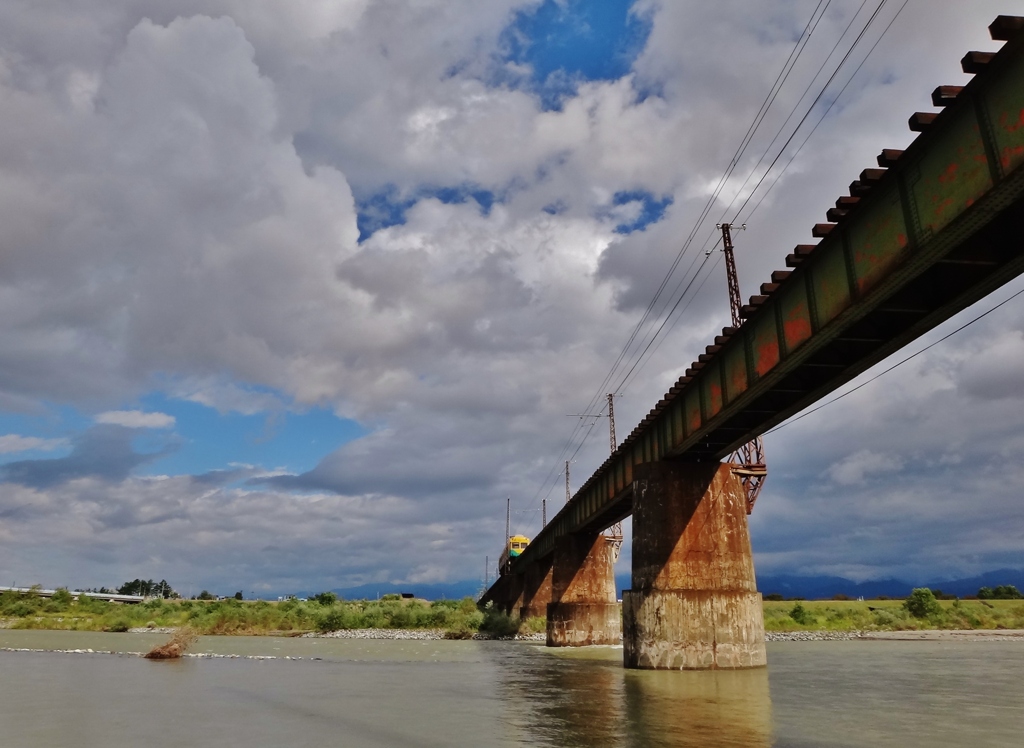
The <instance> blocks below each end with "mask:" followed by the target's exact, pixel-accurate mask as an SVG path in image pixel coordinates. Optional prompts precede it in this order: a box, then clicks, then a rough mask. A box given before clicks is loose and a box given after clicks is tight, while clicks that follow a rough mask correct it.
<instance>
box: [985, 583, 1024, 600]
mask: <svg viewBox="0 0 1024 748" xmlns="http://www.w3.org/2000/svg"><path fill="white" fill-rule="evenodd" d="M978 599H979V600H1021V599H1024V594H1021V592H1020V590H1018V589H1017V588H1016V587H1014V586H1013V585H1012V584H1001V585H999V586H998V587H996V588H995V589H992V588H990V587H982V588H981V589H980V590H978Z"/></svg>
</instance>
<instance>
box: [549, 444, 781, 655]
mask: <svg viewBox="0 0 1024 748" xmlns="http://www.w3.org/2000/svg"><path fill="white" fill-rule="evenodd" d="M731 468H732V466H731V465H729V464H718V463H673V462H652V463H647V464H645V465H638V466H637V467H636V468H635V472H634V484H633V589H631V590H626V591H625V592H624V593H623V599H622V617H623V660H624V663H625V666H626V667H629V668H643V669H649V670H711V669H719V668H723V669H725V668H750V667H762V666H764V665H765V664H766V658H765V646H764V618H763V613H762V609H761V595H760V594H759V593H758V592H757V585H756V582H755V580H754V562H753V558H752V556H751V552H750V535H749V533H748V531H747V513H746V497H745V493H744V491H743V486H742V483H741V482H740V479H739V477H738V476H735V475H733V473H732V470H731ZM550 630H551V629H550V624H549V629H548V631H549V632H550ZM550 638H551V637H550V633H549V635H548V640H549V642H550Z"/></svg>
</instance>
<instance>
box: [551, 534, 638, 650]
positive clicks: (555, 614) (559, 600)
mask: <svg viewBox="0 0 1024 748" xmlns="http://www.w3.org/2000/svg"><path fill="white" fill-rule="evenodd" d="M551 600H552V602H550V603H549V604H548V607H547V616H548V638H547V644H548V646H549V647H583V646H587V645H591V644H618V643H619V642H620V641H621V638H622V621H621V618H620V615H619V606H618V603H617V602H616V596H615V546H614V544H613V543H612V541H611V540H610V539H608V538H606V537H605V536H604V535H600V534H596V533H593V534H591V533H587V534H583V533H580V534H575V535H565V536H563V537H560V538H558V539H557V540H555V549H554V554H553V558H552V564H551Z"/></svg>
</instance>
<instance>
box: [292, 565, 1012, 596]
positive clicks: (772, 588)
mask: <svg viewBox="0 0 1024 748" xmlns="http://www.w3.org/2000/svg"><path fill="white" fill-rule="evenodd" d="M615 584H616V586H617V588H618V590H619V593H620V594H621V592H622V590H624V589H629V587H630V585H631V582H630V577H629V574H628V573H626V574H619V575H617V576H616V577H615ZM1001 584H1012V585H1014V586H1015V587H1016V588H1017V589H1019V590H1022V591H1024V569H998V570H996V571H988V572H985V573H984V574H980V575H979V576H976V577H968V578H966V579H953V580H940V581H930V582H929V581H925V582H908V581H906V580H903V579H873V580H870V581H867V582H853V581H851V580H849V579H844V578H843V577H828V576H797V575H792V574H778V575H768V574H766V575H763V576H761V575H759V576H758V578H757V587H758V589H759V590H760V591H761V593H762V594H765V595H769V594H771V593H773V592H775V593H778V594H781V595H782V596H783V597H803V598H807V599H809V600H814V599H828V598H830V597H832V596H834V595H839V594H842V595H847V596H849V597H852V598H858V597H864V598H868V599H870V598H877V597H879V596H880V595H884V596H886V597H906V596H907V595H909V594H910V591H911V590H912V589H914V588H915V587H930V588H931V589H933V590H936V589H940V590H942V591H943V592H946V593H950V594H953V595H957V596H958V597H964V596H966V595H976V594H977V593H978V589H979V588H980V587H997V586H999V585H1001ZM482 588H483V585H482V584H481V583H480V581H479V580H465V581H462V582H451V583H449V584H390V583H381V584H364V585H361V586H359V587H348V588H345V589H335V590H332V591H333V592H335V593H337V594H338V595H339V596H340V597H342V598H344V599H346V600H375V599H377V598H378V597H380V596H381V595H387V594H401V593H403V592H404V593H412V594H413V595H415V596H416V597H419V598H423V599H425V600H442V599H448V600H458V599H461V598H463V597H474V598H475V597H477V596H478V595H479V594H480V593H481V591H482ZM308 594H313V593H308Z"/></svg>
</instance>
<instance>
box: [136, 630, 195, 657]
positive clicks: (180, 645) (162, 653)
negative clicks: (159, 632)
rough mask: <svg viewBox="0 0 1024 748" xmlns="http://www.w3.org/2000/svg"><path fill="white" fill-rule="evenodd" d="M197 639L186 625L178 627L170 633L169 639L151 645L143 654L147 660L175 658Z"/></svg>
mask: <svg viewBox="0 0 1024 748" xmlns="http://www.w3.org/2000/svg"><path fill="white" fill-rule="evenodd" d="M198 639H199V635H198V634H197V633H196V632H195V631H193V630H192V629H190V628H188V627H184V628H180V629H178V630H177V631H175V632H174V633H173V634H172V635H171V639H170V641H168V642H167V643H166V644H161V645H160V646H158V647H153V649H151V650H149V652H147V653H146V654H145V655H143V656H144V657H145V658H146V659H147V660H176V659H178V658H179V657H181V656H182V655H183V654H185V652H187V651H188V648H189V647H191V646H192V645H193V644H195V643H196V641H197V640H198Z"/></svg>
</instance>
